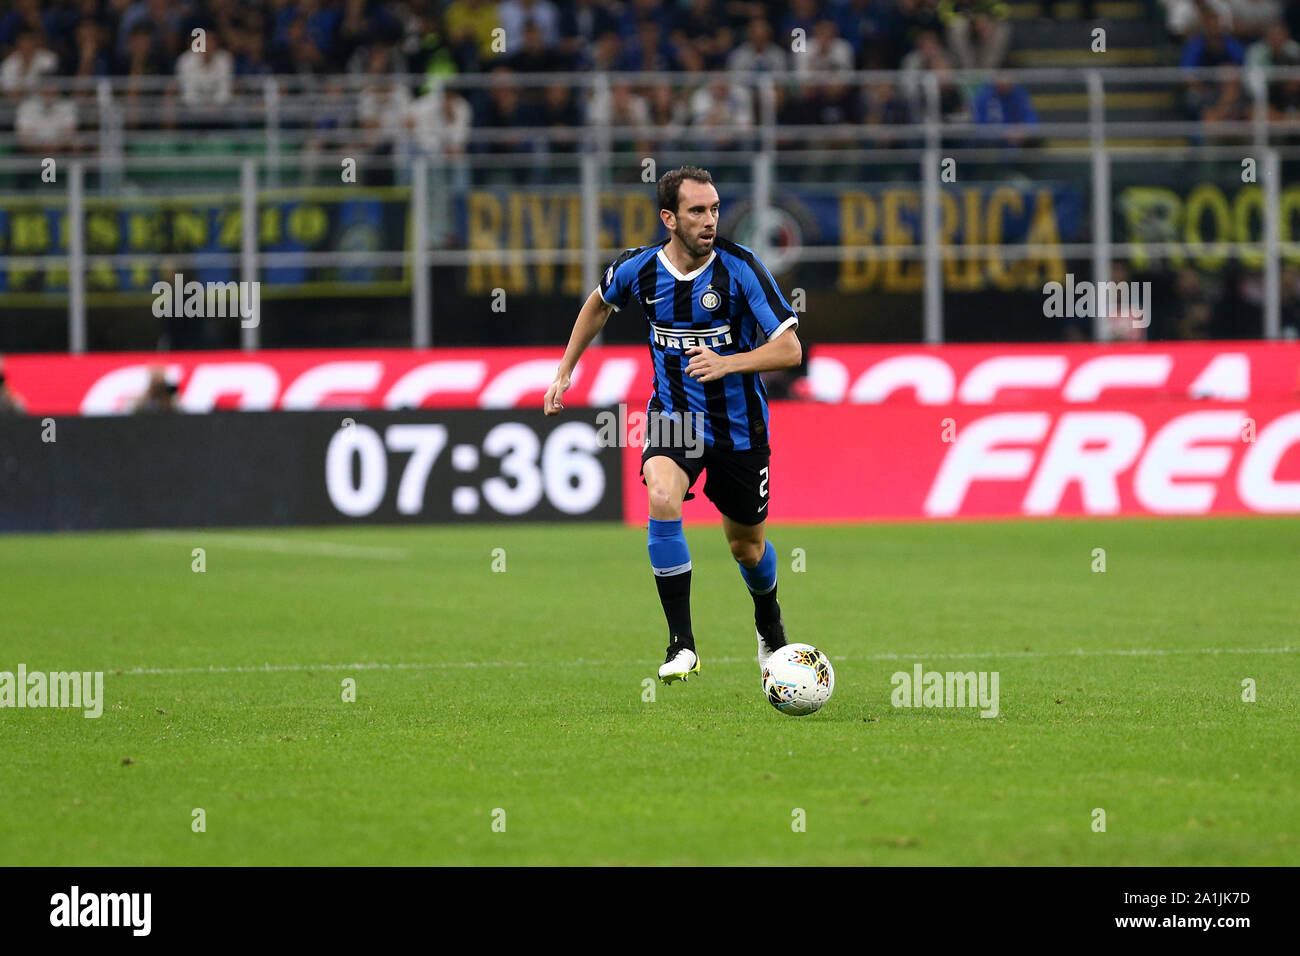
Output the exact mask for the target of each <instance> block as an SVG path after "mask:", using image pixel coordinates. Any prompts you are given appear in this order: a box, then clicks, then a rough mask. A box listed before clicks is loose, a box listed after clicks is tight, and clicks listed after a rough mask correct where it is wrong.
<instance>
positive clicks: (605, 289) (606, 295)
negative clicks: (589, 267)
mask: <svg viewBox="0 0 1300 956" xmlns="http://www.w3.org/2000/svg"><path fill="white" fill-rule="evenodd" d="M637 252H638V250H636V249H629V250H627V252H625V253H623V254H622V255H621V256H619V257H618V258H617V259H615V260H614V261H613V262H612V263H610V266H609V268H608V269H606V270H605V274H604V275H602V276H601V277H600V285H599V286H597V287H596V291H597V292H599V293H600V297H601V298H602V299H604V300H605V301H606V302H607V303H609V304H610V305H611V306H613V307H614V311H615V312H621V311H622V309H623V306H625V305H627V297H628V294H629V293H630V292H631V289H632V280H633V279H634V278H636V270H635V269H634V268H633V267H632V265H631V259H632V257H633V256H634V255H636V253H637Z"/></svg>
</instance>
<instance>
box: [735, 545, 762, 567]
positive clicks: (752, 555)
mask: <svg viewBox="0 0 1300 956" xmlns="http://www.w3.org/2000/svg"><path fill="white" fill-rule="evenodd" d="M728 544H730V545H731V556H732V557H733V558H735V559H736V560H737V561H739V562H740V563H741V564H743V565H744V566H745V567H747V568H752V567H754V566H755V565H756V564H758V562H759V561H760V560H761V559H762V557H763V550H764V544H763V542H762V541H753V540H751V539H749V538H734V539H732V540H731V541H729V542H728Z"/></svg>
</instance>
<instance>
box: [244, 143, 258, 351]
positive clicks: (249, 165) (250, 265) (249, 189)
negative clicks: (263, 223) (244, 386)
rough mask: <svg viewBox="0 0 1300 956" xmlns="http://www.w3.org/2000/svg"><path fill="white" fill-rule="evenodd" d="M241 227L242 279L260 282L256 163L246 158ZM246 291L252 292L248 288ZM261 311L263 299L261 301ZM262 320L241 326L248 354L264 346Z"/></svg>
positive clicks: (249, 281)
mask: <svg viewBox="0 0 1300 956" xmlns="http://www.w3.org/2000/svg"><path fill="white" fill-rule="evenodd" d="M239 197H240V210H241V212H240V220H241V221H240V224H241V225H242V226H243V229H242V234H241V237H240V244H239V278H240V280H241V281H243V282H246V283H252V282H256V281H257V160H255V159H252V158H251V157H250V158H247V159H245V160H244V161H243V163H241V164H240V168H239ZM244 288H245V289H247V288H251V286H249V285H245V286H244ZM258 302H259V309H260V303H261V297H260V296H259V297H258ZM261 325H262V323H261V316H260V315H259V316H258V321H257V324H256V325H252V326H247V325H244V323H243V322H241V323H240V329H239V345H240V348H242V349H243V350H244V351H245V352H255V351H257V347H258V345H259V344H260V342H261V335H262V328H261Z"/></svg>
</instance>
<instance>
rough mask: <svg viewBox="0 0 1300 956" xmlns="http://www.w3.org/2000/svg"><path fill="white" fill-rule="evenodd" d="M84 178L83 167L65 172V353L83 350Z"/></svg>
mask: <svg viewBox="0 0 1300 956" xmlns="http://www.w3.org/2000/svg"><path fill="white" fill-rule="evenodd" d="M85 185H86V178H85V167H84V166H83V165H82V164H81V163H80V162H73V163H72V164H71V166H70V168H69V169H68V351H69V352H72V353H73V354H77V355H79V354H81V353H82V352H84V351H86V228H85V225H86V201H85V200H86V189H85Z"/></svg>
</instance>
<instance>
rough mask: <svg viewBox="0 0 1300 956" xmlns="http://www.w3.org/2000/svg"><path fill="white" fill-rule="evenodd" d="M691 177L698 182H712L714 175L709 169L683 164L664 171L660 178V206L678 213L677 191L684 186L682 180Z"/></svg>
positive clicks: (674, 213)
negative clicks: (666, 171) (670, 170)
mask: <svg viewBox="0 0 1300 956" xmlns="http://www.w3.org/2000/svg"><path fill="white" fill-rule="evenodd" d="M683 179H689V180H692V181H693V182H697V183H711V182H713V176H712V175H710V174H709V171H708V170H707V169H701V168H700V167H699V166H681V167H678V168H677V169H674V170H673V171H672V172H668V173H664V174H663V176H661V177H660V178H659V208H660V209H667V210H668V211H669V212H670V213H672V214H673V215H674V216H675V215H677V193H678V192H679V191H680V190H681V188H682V180H683Z"/></svg>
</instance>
